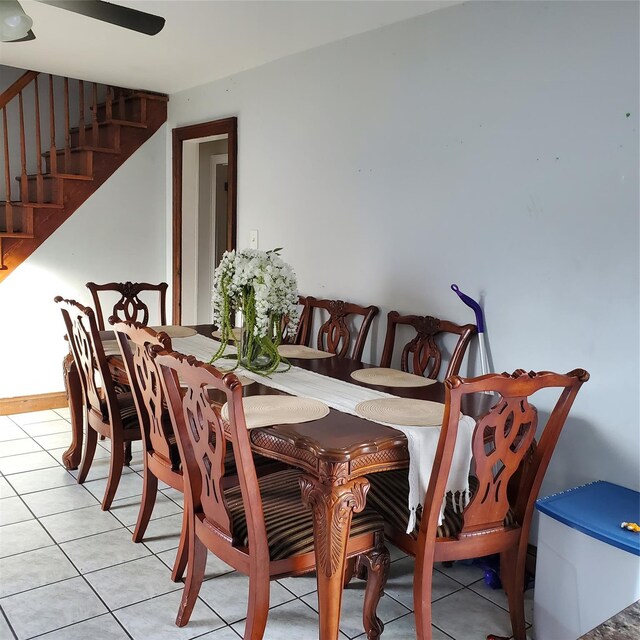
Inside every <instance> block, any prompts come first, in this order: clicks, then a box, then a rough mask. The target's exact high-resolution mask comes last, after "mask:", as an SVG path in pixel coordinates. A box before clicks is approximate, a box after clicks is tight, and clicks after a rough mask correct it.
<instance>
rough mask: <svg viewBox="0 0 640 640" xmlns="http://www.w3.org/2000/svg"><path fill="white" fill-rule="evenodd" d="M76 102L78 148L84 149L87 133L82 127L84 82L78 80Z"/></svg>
mask: <svg viewBox="0 0 640 640" xmlns="http://www.w3.org/2000/svg"><path fill="white" fill-rule="evenodd" d="M78 102H79V103H80V124H79V125H78V127H79V129H80V146H81V147H84V146H85V145H86V143H87V141H86V137H85V136H86V133H87V132H86V129H85V125H84V81H82V80H78ZM68 128H69V127H67V129H68Z"/></svg>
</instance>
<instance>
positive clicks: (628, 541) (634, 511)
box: [536, 480, 640, 556]
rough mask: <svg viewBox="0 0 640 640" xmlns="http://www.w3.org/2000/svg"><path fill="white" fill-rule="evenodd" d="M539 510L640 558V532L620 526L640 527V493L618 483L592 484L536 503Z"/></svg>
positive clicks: (601, 482)
mask: <svg viewBox="0 0 640 640" xmlns="http://www.w3.org/2000/svg"><path fill="white" fill-rule="evenodd" d="M536 507H537V509H538V511H541V512H542V513H545V514H546V515H548V516H550V517H552V518H553V519H554V520H558V521H559V522H562V523H563V524H566V525H568V526H569V527H572V528H573V529H577V530H578V531H582V533H586V534H587V535H588V536H591V537H592V538H596V539H597V540H602V541H603V542H606V543H607V544H610V545H613V546H614V547H618V549H622V550H623V551H628V552H629V553H633V554H635V555H637V556H640V533H636V532H634V531H628V530H627V529H622V528H621V527H620V523H621V522H636V523H638V524H640V493H638V492H637V491H633V490H631V489H627V488H625V487H620V486H618V485H617V484H611V483H610V482H604V481H602V480H600V481H598V482H592V483H590V484H585V485H583V486H581V487H576V488H575V489H569V490H568V491H564V492H562V493H556V494H554V495H552V496H549V497H547V498H540V500H538V501H537V502H536Z"/></svg>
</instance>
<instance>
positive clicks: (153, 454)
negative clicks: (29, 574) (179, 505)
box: [109, 316, 187, 582]
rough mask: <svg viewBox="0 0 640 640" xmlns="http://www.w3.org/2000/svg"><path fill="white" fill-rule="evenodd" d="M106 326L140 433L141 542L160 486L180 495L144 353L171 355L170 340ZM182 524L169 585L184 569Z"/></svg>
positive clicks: (171, 445) (171, 440)
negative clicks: (112, 335)
mask: <svg viewBox="0 0 640 640" xmlns="http://www.w3.org/2000/svg"><path fill="white" fill-rule="evenodd" d="M109 324H110V325H112V326H113V331H114V333H115V336H116V340H117V342H118V347H119V348H120V353H121V355H122V361H123V365H124V369H125V371H126V373H127V376H128V378H129V381H130V384H131V391H132V394H133V399H134V402H135V407H136V410H137V414H138V420H139V423H140V426H141V428H142V429H141V432H142V445H143V451H142V455H143V457H142V460H143V465H144V476H143V489H142V499H141V501H140V510H139V512H138V519H137V522H136V527H135V529H134V531H133V541H134V542H142V540H143V539H144V534H145V532H146V530H147V526H148V524H149V520H150V519H151V515H152V513H153V508H154V506H155V502H156V497H157V495H158V480H160V481H161V482H164V483H165V484H167V485H169V486H170V487H172V488H173V489H177V490H178V491H180V492H184V479H183V476H182V466H181V461H180V453H179V451H178V445H177V443H176V437H175V435H174V433H173V428H172V426H171V420H170V419H169V413H168V411H167V408H166V403H165V401H164V394H163V391H162V386H161V384H160V377H159V373H158V370H157V366H156V363H155V361H154V360H153V359H152V358H151V357H150V355H149V352H148V349H147V347H156V348H157V349H158V350H167V351H171V350H172V347H171V338H169V336H168V335H167V334H166V333H164V332H160V333H156V332H155V331H154V330H153V329H150V328H148V327H144V326H143V325H142V324H140V323H138V322H118V321H117V318H116V317H115V316H112V317H111V318H109ZM185 513H186V512H185ZM185 521H186V516H185ZM184 524H186V522H185V523H184ZM184 524H183V527H182V535H181V536H180V544H179V545H178V552H177V554H176V560H175V563H174V566H173V570H172V572H171V579H172V580H173V581H174V582H177V581H178V580H180V579H181V578H182V576H183V574H184V569H185V567H186V563H187V553H186V551H187V550H186V527H185V526H184Z"/></svg>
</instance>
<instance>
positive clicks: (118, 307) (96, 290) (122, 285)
mask: <svg viewBox="0 0 640 640" xmlns="http://www.w3.org/2000/svg"><path fill="white" fill-rule="evenodd" d="M168 286H169V285H168V284H167V283H166V282H161V283H160V284H149V283H148V282H109V283H107V284H96V283H95V282H87V289H89V291H91V296H92V297H93V304H94V306H95V309H96V315H97V317H98V328H99V329H100V331H104V329H105V322H104V320H105V317H109V316H112V315H113V316H116V317H117V318H118V320H125V321H129V322H139V323H140V324H143V325H145V326H146V325H148V324H149V307H148V305H147V304H146V303H145V302H143V301H142V300H141V299H140V294H141V293H147V292H156V293H157V294H158V296H159V310H160V324H161V325H166V324H167V313H166V305H167V287H168ZM101 293H102V294H103V295H108V294H111V295H110V297H111V299H113V298H114V295H113V294H115V296H116V297H117V296H118V295H119V296H120V298H119V299H117V301H116V303H115V304H114V305H113V308H112V309H110V310H108V311H107V313H106V315H105V314H104V312H103V310H102V305H101V304H100V295H101Z"/></svg>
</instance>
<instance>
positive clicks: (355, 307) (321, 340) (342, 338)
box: [305, 296, 379, 360]
mask: <svg viewBox="0 0 640 640" xmlns="http://www.w3.org/2000/svg"><path fill="white" fill-rule="evenodd" d="M307 306H308V307H309V320H308V322H309V325H310V326H309V332H308V333H310V332H311V323H312V322H313V315H314V314H315V309H321V310H323V311H324V312H325V315H326V314H328V316H329V317H328V319H327V320H325V321H324V322H323V323H322V324H321V325H320V328H319V329H318V338H317V347H318V349H320V350H322V351H328V352H329V353H335V354H336V355H337V356H338V357H340V358H345V357H349V358H353V359H354V360H360V359H361V358H362V352H363V351H364V345H365V343H366V341H367V336H368V335H369V329H370V328H371V322H372V321H373V318H374V317H375V316H376V314H377V313H378V311H379V309H378V307H376V306H373V305H371V306H369V307H362V306H360V305H359V304H355V303H353V302H344V300H326V299H323V300H320V299H318V298H313V297H311V296H309V297H307ZM354 316H355V318H357V317H358V316H361V317H362V322H361V324H360V328H359V329H357V331H356V334H355V339H354V340H353V342H352V335H351V333H352V329H351V328H350V326H349V323H350V321H353V320H354V319H355V318H354ZM305 344H306V342H305Z"/></svg>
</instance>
